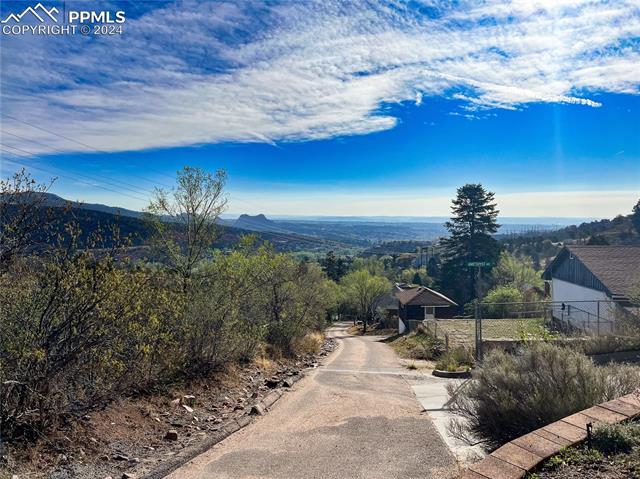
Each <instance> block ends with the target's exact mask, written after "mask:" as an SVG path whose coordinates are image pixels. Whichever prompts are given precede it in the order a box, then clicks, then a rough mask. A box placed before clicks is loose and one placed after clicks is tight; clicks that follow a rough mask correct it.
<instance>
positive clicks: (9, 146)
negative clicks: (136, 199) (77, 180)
mask: <svg viewBox="0 0 640 479" xmlns="http://www.w3.org/2000/svg"><path fill="white" fill-rule="evenodd" d="M0 146H3V147H5V148H11V149H13V150H17V151H20V152H22V153H25V154H26V155H30V156H31V157H33V156H34V153H32V152H30V151H27V150H24V149H22V148H18V147H15V146H11V145H7V144H2V143H0ZM24 157H25V156H23V158H24ZM56 174H60V173H56ZM69 174H72V175H75V176H79V177H84V178H86V179H89V180H92V181H94V182H96V183H103V184H105V185H109V186H112V187H114V188H122V189H125V190H128V191H131V192H132V193H139V192H140V191H141V190H140V188H138V189H135V188H129V187H127V186H122V185H119V184H117V183H113V182H110V181H106V180H103V179H101V178H98V177H95V176H91V175H85V174H83V173H77V172H71V173H69ZM145 201H146V200H145Z"/></svg>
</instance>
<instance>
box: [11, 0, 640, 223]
mask: <svg viewBox="0 0 640 479" xmlns="http://www.w3.org/2000/svg"><path fill="white" fill-rule="evenodd" d="M43 4H46V6H52V5H56V4H57V3H56V2H43ZM26 5H29V3H27V2H2V9H1V10H0V13H2V17H3V18H4V17H5V16H6V15H7V14H8V13H10V12H12V11H20V10H21V9H23V8H24V7H25V6H26ZM66 5H67V8H78V9H82V7H83V6H84V7H87V6H90V7H91V8H92V9H104V10H112V11H115V10H118V9H122V10H124V11H125V12H126V13H127V22H126V23H125V26H124V29H125V31H124V33H123V34H122V35H120V36H118V37H104V38H95V37H89V38H87V37H82V36H79V37H29V36H21V37H6V36H3V39H2V40H3V45H2V48H1V49H0V55H1V61H2V73H1V76H2V82H1V84H0V85H1V90H2V91H1V94H2V103H1V104H0V110H1V113H2V132H1V133H2V134H1V135H0V143H1V145H2V149H1V150H0V153H1V154H2V174H3V176H6V175H7V174H9V173H11V171H13V170H14V169H15V168H16V167H18V166H20V165H21V164H23V165H28V166H30V167H31V168H32V172H33V173H34V174H35V175H36V176H38V177H41V178H46V177H48V176H52V175H53V174H55V175H56V176H58V177H59V179H58V180H57V181H56V184H55V185H54V189H53V190H54V191H55V192H57V193H59V194H61V195H63V196H65V197H68V198H73V199H81V200H85V201H90V202H104V203H108V204H113V205H120V206H125V207H130V208H134V209H139V208H142V207H143V206H144V205H145V203H146V201H147V198H148V195H149V190H150V189H152V187H153V185H154V184H159V185H161V186H163V185H170V184H171V177H172V175H173V173H174V172H175V170H176V169H178V168H180V167H182V166H184V165H187V164H188V165H197V166H203V167H206V168H209V169H216V168H225V169H226V170H227V171H228V173H229V185H228V186H229V187H228V190H229V194H230V198H231V204H230V212H233V213H240V212H250V213H257V212H264V213H267V214H276V215H286V214H292V215H406V216H421V215H424V216H436V215H446V214H447V213H448V208H449V202H450V199H451V197H452V196H453V195H454V194H455V188H456V187H458V186H460V185H462V184H464V183H465V182H482V183H483V184H485V185H486V186H487V187H488V188H490V189H491V190H493V191H495V192H496V196H497V199H498V202H499V205H500V208H501V210H502V212H503V214H505V215H507V216H554V217H560V216H570V217H575V216H582V217H612V216H614V215H616V214H618V213H626V212H628V211H629V210H630V209H631V207H632V205H633V204H634V203H635V201H637V199H638V197H640V120H639V118H640V96H638V94H639V93H640V90H639V86H640V11H639V7H638V6H637V4H635V5H634V4H633V2H630V3H625V2H597V1H590V2H581V1H577V0H570V1H569V0H568V1H553V2H551V1H549V2H546V1H540V2H536V1H513V2H489V1H487V2H479V1H475V2H464V1H461V2H455V4H451V2H442V3H440V2H404V3H400V4H395V3H372V2H366V3H359V2H348V3H347V2H319V3H316V4H313V3H312V2H303V3H300V2H296V3H293V2H289V3H286V2H285V3H277V2H276V3H273V2H269V4H266V5H262V4H259V3H257V2H248V3H246V4H243V3H241V2H240V3H238V2H236V3H222V2H220V3H218V2H197V1H187V2H137V3H129V2H100V1H96V2H91V3H87V2H84V3H81V2H69V1H68V2H67V4H66ZM452 5H453V6H452Z"/></svg>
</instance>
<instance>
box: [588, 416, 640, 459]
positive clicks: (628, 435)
mask: <svg viewBox="0 0 640 479" xmlns="http://www.w3.org/2000/svg"><path fill="white" fill-rule="evenodd" d="M638 444H640V426H639V425H638V424H634V423H628V424H606V425H602V426H599V427H597V428H596V429H595V431H594V432H593V436H592V438H591V447H592V448H594V449H596V450H598V451H600V452H602V453H603V454H618V453H625V454H626V453H628V452H631V450H632V449H633V447H634V446H637V445H638Z"/></svg>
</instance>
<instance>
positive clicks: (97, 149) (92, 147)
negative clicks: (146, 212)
mask: <svg viewBox="0 0 640 479" xmlns="http://www.w3.org/2000/svg"><path fill="white" fill-rule="evenodd" d="M2 115H3V116H5V117H6V118H10V119H11V120H14V121H17V122H19V123H22V124H24V125H27V126H30V127H32V128H35V129H36V130H40V131H43V132H45V133H48V134H50V135H53V136H57V137H59V138H62V139H64V140H67V141H70V142H72V143H75V144H77V145H80V146H84V147H85V148H89V149H90V150H93V151H96V152H98V153H104V154H109V153H110V152H108V151H105V150H101V149H99V148H96V147H95V146H91V145H89V144H87V143H84V142H82V141H79V140H75V139H73V138H70V137H68V136H65V135H62V134H60V133H56V132H55V131H51V130H47V129H46V128H42V127H41V126H37V125H34V124H33V123H29V122H28V121H25V120H20V119H19V118H16V117H15V116H11V115H8V114H6V113H3V114H2ZM14 136H15V135H14ZM27 141H31V140H28V139H27ZM44 146H48V145H44ZM151 171H153V172H154V173H157V174H159V175H161V176H164V177H166V178H169V179H171V180H175V178H173V177H172V176H170V175H167V174H166V173H163V172H161V171H158V170H151ZM132 176H136V177H138V178H141V179H143V180H145V181H148V182H149V183H152V184H160V185H161V186H165V187H167V188H171V186H169V185H167V184H162V183H159V182H156V181H153V180H150V179H148V178H146V177H144V176H141V175H132Z"/></svg>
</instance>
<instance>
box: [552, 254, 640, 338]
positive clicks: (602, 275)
mask: <svg viewBox="0 0 640 479" xmlns="http://www.w3.org/2000/svg"><path fill="white" fill-rule="evenodd" d="M542 278H543V279H544V280H545V281H547V283H548V284H549V285H550V287H551V300H552V302H553V303H554V304H559V305H561V307H559V308H554V315H555V316H558V315H562V316H563V318H562V319H567V320H569V321H572V322H574V323H576V322H578V323H580V324H578V326H580V327H583V328H584V327H585V324H584V323H585V322H586V323H589V326H590V329H593V327H594V324H595V325H596V326H598V327H601V326H603V325H605V327H607V326H612V325H613V324H614V323H615V321H616V320H617V319H618V318H619V317H620V315H626V314H629V313H635V312H637V308H636V305H634V304H632V302H631V297H632V296H633V294H634V291H635V290H636V289H637V288H640V246H628V245H625V246H617V245H606V246H587V245H570V246H565V247H564V248H563V249H562V250H561V251H560V253H559V254H558V256H556V258H555V259H554V260H553V261H552V262H551V264H549V266H548V267H547V269H546V270H545V271H544V273H543V275H542Z"/></svg>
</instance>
